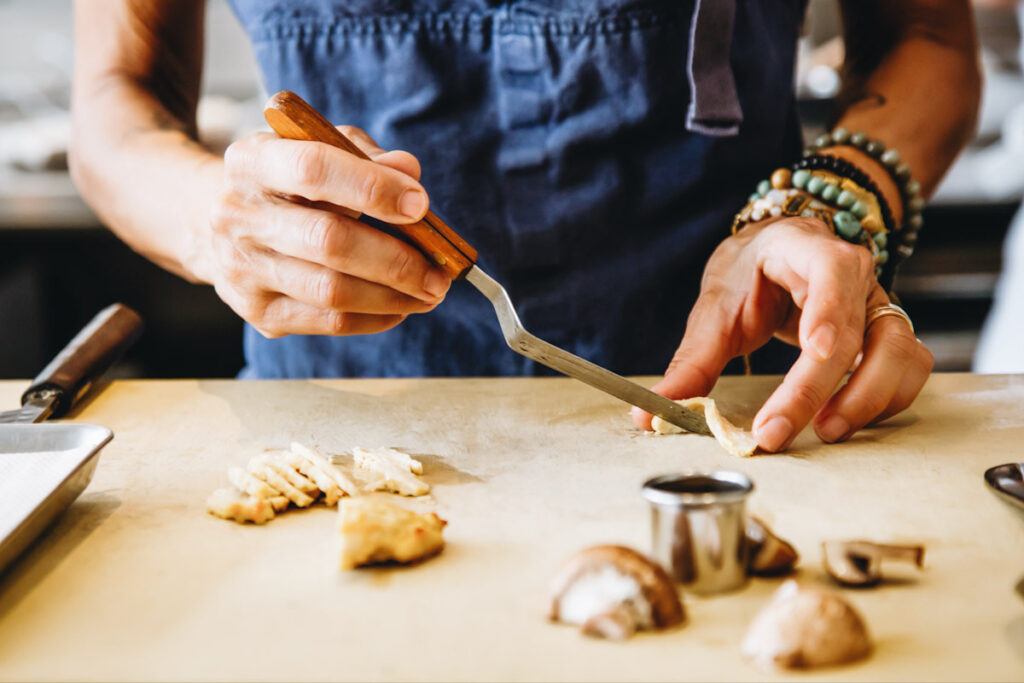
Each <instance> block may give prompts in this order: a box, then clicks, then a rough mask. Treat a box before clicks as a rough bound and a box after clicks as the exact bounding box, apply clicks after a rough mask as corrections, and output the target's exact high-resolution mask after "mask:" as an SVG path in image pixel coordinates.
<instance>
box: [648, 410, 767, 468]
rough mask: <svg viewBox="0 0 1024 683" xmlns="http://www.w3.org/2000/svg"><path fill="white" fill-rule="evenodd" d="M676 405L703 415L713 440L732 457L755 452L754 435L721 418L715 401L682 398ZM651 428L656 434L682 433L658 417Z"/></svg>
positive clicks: (678, 428)
mask: <svg viewBox="0 0 1024 683" xmlns="http://www.w3.org/2000/svg"><path fill="white" fill-rule="evenodd" d="M676 403H678V404H679V405H681V406H683V407H684V408H689V409H691V410H696V411H697V412H699V413H701V414H703V415H704V418H705V419H706V420H707V421H708V429H710V430H711V433H712V434H713V435H714V437H715V440H716V441H718V443H719V445H721V447H722V448H724V449H725V450H727V451H728V452H729V453H731V454H732V455H736V456H739V457H741V458H746V457H748V456H750V455H753V454H754V451H756V450H757V441H756V440H755V439H754V435H753V434H751V433H750V432H748V431H746V430H744V429H740V428H739V427H737V426H736V425H734V424H733V423H731V422H729V421H728V420H726V419H725V418H724V417H722V414H721V413H720V412H719V411H718V406H716V405H715V399H713V398H708V397H707V396H698V397H696V398H684V399H682V400H681V401H676ZM651 428H652V429H654V431H655V432H656V433H658V434H679V433H681V432H682V431H683V430H682V429H681V428H680V427H677V426H676V425H674V424H672V423H671V422H668V421H666V420H662V419H661V418H660V417H658V416H655V417H654V419H653V420H651Z"/></svg>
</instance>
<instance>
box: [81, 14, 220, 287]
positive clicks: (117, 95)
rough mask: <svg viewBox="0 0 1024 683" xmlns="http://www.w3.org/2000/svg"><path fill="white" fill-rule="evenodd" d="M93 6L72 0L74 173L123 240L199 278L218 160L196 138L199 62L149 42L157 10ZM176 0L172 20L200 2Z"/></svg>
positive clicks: (157, 24)
mask: <svg viewBox="0 0 1024 683" xmlns="http://www.w3.org/2000/svg"><path fill="white" fill-rule="evenodd" d="M155 5H156V4H154V5H149V8H152V7H154V6H155ZM96 7H97V6H96V5H94V4H92V3H91V2H86V3H80V4H79V6H77V7H76V43H77V50H78V54H77V55H76V67H75V79H74V86H73V92H72V113H73V123H72V125H73V130H72V145H71V150H70V166H71V172H72V175H73V177H74V180H75V183H76V185H77V186H78V188H79V191H80V192H81V193H82V196H83V197H84V198H85V199H86V201H87V202H88V203H89V204H90V206H92V208H93V209H94V210H95V211H96V213H97V214H98V215H99V217H100V218H101V220H103V222H104V223H105V224H106V225H107V226H109V227H110V228H111V230H113V231H114V232H115V233H116V234H117V235H118V236H119V237H120V238H121V239H123V240H124V241H125V242H126V243H128V244H129V245H130V246H131V247H132V248H133V249H135V250H136V251H138V252H140V253H141V254H143V255H144V256H146V257H147V258H149V259H151V260H153V261H154V262H156V263H158V264H159V265H161V266H162V267H164V268H167V269H168V270H170V271H172V272H174V273H177V274H179V275H181V276H183V277H186V278H188V279H190V280H193V281H203V280H207V279H208V278H206V277H204V275H203V273H202V270H203V268H202V258H201V257H202V253H203V245H202V230H201V228H202V226H203V223H204V222H205V221H206V220H207V218H206V215H207V207H208V206H209V205H210V201H211V199H212V196H213V193H215V192H216V191H217V188H218V185H219V183H220V178H221V172H220V166H221V163H222V161H221V160H220V159H219V158H218V157H216V156H215V155H213V154H211V153H209V152H208V151H207V150H205V149H204V148H203V147H202V146H201V145H200V144H199V142H198V141H197V139H196V134H195V106H196V100H197V99H198V68H199V62H198V60H196V59H195V58H194V55H193V54H191V53H189V54H187V55H186V56H185V58H181V57H180V56H179V57H178V58H175V56H174V55H169V54H168V53H169V52H171V50H169V49H168V47H167V46H166V45H160V44H157V45H158V46H159V47H157V48H156V49H153V48H152V45H153V44H154V43H153V40H154V36H153V34H152V32H153V31H154V30H156V31H158V30H161V29H164V30H170V29H168V28H167V26H166V23H167V21H168V20H167V17H165V16H159V15H158V10H156V9H147V8H146V7H144V6H143V5H139V4H136V3H132V2H125V3H122V4H121V5H119V6H116V7H117V9H113V10H110V9H107V10H106V11H105V13H103V12H101V11H100V10H97V9H96ZM106 7H107V8H110V7H115V6H114V5H106ZM176 9H178V10H181V9H184V11H182V12H180V13H179V14H178V15H177V17H176V18H175V20H176V21H179V22H181V21H190V22H191V23H192V24H195V21H196V18H197V16H198V17H199V18H201V15H202V3H196V4H195V5H190V6H189V7H188V8H185V7H184V5H180V4H179V5H177V8H176ZM190 9H191V10H192V12H190V11H189V10H190ZM171 28H172V29H177V30H179V32H181V27H180V26H179V27H174V26H172V27H171ZM104 33H106V34H107V35H104ZM183 33H187V32H183ZM199 51H200V53H201V44H200V46H199Z"/></svg>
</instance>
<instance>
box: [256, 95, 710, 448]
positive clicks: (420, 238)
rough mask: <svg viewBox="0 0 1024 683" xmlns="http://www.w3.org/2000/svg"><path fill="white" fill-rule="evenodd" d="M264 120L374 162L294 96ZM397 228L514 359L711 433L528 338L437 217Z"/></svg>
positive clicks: (615, 378)
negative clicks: (468, 287) (488, 313)
mask: <svg viewBox="0 0 1024 683" xmlns="http://www.w3.org/2000/svg"><path fill="white" fill-rule="evenodd" d="M264 116H265V117H266V119H267V123H269V124H270V127H271V128H273V129H274V131H275V132H276V133H277V134H278V135H280V136H281V137H283V138H288V139H291V140H309V141H313V142H323V143H326V144H328V145H333V146H334V147H339V148H341V149H343V150H345V151H346V152H349V153H351V154H354V155H356V156H357V157H359V158H361V159H367V160H369V159H370V158H369V157H368V156H367V155H366V154H364V153H363V151H362V150H361V149H359V147H357V146H356V145H355V144H354V143H352V141H350V140H349V139H348V138H347V137H345V136H344V135H343V134H342V133H341V132H340V131H339V130H338V129H337V128H335V127H334V126H332V125H331V124H330V122H328V121H327V119H325V118H324V117H323V116H321V115H320V114H319V112H317V111H316V110H315V109H313V108H312V107H311V106H310V105H309V104H307V103H306V101H305V100H303V99H302V98H301V97H299V96H298V95H296V94H295V93H293V92H289V91H287V90H285V91H282V92H279V93H277V94H276V95H274V96H273V97H271V98H270V101H269V102H268V103H267V107H266V110H265V111H264ZM393 227H394V228H395V229H396V230H398V231H399V232H401V233H402V234H403V235H405V237H406V238H408V239H409V240H410V241H411V242H412V243H413V244H414V245H416V246H417V247H418V248H419V249H420V250H421V251H422V252H423V253H424V254H426V255H427V256H428V257H429V258H431V259H432V260H433V261H434V262H435V263H437V265H438V266H440V267H441V269H442V270H444V272H445V273H447V274H448V276H449V277H451V278H452V279H453V280H458V279H460V278H465V279H466V280H467V281H469V282H470V284H472V285H473V286H474V287H476V288H477V289H478V290H480V291H481V292H482V293H483V295H484V296H486V297H487V298H488V299H489V300H490V302H491V304H492V305H493V306H494V311H495V313H497V315H498V322H499V323H500V324H501V332H502V334H503V335H504V336H505V341H506V342H507V343H508V345H509V348H511V349H512V350H513V351H515V352H516V353H520V354H522V355H524V356H526V357H527V358H532V359H533V360H535V361H537V362H538V363H541V364H542V365H546V366H548V367H549V368H552V369H554V370H557V371H558V372H561V373H563V374H565V375H568V376H569V377H573V378H575V379H578V380H580V381H582V382H585V383H587V384H589V385H590V386H592V387H594V388H596V389H600V390H601V391H604V392H605V393H608V394H611V395H612V396H615V397H616V398H619V399H622V400H623V401H625V402H626V403H629V404H630V405H634V406H637V407H639V408H642V409H643V410H646V411H647V412H649V413H651V414H653V415H657V416H658V417H660V418H662V419H663V420H667V421H669V422H671V423H672V424H674V425H677V426H679V427H682V428H683V429H686V430H688V431H691V432H696V433H698V434H708V433H710V432H709V430H708V425H707V422H706V421H705V419H704V417H703V416H702V415H701V414H699V413H697V412H695V411H693V410H689V409H687V408H683V407H682V406H681V405H679V404H677V403H675V402H673V401H670V400H669V399H667V398H665V397H664V396H659V395H658V394H656V393H654V392H653V391H650V390H649V389H645V388H644V387H642V386H640V385H639V384H637V383H635V382H631V381H629V380H628V379H626V378H625V377H622V376H620V375H617V374H615V373H614V372H611V371H609V370H605V369H604V368H602V367H600V366H598V365H595V364H594V363H591V362H589V361H586V360H583V359H582V358H580V357H579V356H575V355H573V354H571V353H569V352H568V351H565V350H563V349H560V348H558V347H557V346H554V345H553V344H549V343H548V342H546V341H544V340H542V339H538V338H537V337H535V336H533V335H532V334H530V333H529V332H527V331H526V329H525V328H524V327H523V324H522V323H521V322H520V321H519V316H518V315H517V314H516V310H515V308H514V307H513V306H512V301H511V300H510V299H509V296H508V293H507V292H506V291H505V288H504V287H502V286H501V285H500V284H498V283H497V282H496V281H495V280H494V279H493V278H491V277H490V276H489V275H487V273H485V272H484V271H482V270H481V269H480V268H479V267H478V266H477V265H476V260H477V252H476V249H474V248H473V247H471V246H469V244H467V243H466V241H465V240H464V239H462V238H461V237H459V236H458V235H457V234H456V233H455V231H454V230H452V229H451V228H450V227H448V225H447V224H446V223H445V222H444V221H442V220H441V219H440V218H438V217H437V216H435V215H434V214H433V212H429V211H428V212H427V215H426V216H425V217H424V218H423V219H422V220H421V221H419V222H417V223H412V224H408V225H394V226H393Z"/></svg>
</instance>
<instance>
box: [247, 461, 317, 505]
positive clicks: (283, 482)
mask: <svg viewBox="0 0 1024 683" xmlns="http://www.w3.org/2000/svg"><path fill="white" fill-rule="evenodd" d="M249 471H250V472H252V474H253V475H254V476H256V477H259V478H260V479H262V480H263V481H265V482H267V483H268V484H270V485H271V486H273V487H274V488H275V489H277V490H278V491H280V492H281V493H283V494H284V495H285V496H287V497H288V500H290V501H291V502H293V503H295V504H296V505H297V506H299V507H300V508H304V507H309V506H310V505H311V504H312V503H313V498H312V497H311V496H307V495H306V494H305V493H303V492H302V491H300V490H298V489H297V488H295V487H294V486H292V485H291V484H289V483H288V480H287V479H285V478H284V477H282V476H281V475H280V474H279V473H278V472H277V470H276V469H275V468H274V466H273V464H272V463H266V462H260V461H258V460H256V459H254V460H252V461H250V463H249Z"/></svg>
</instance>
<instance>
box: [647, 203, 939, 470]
mask: <svg viewBox="0 0 1024 683" xmlns="http://www.w3.org/2000/svg"><path fill="white" fill-rule="evenodd" d="M888 303H890V301H889V297H888V296H887V295H886V293H885V291H884V290H883V289H882V287H881V286H880V285H879V284H878V281H877V280H876V279H875V274H874V264H873V263H872V259H871V254H870V252H869V251H868V250H867V249H865V248H864V247H862V246H858V245H854V244H850V243H848V242H845V241H843V240H842V239H840V238H838V237H836V236H835V235H833V234H832V233H831V232H830V231H829V230H828V228H827V226H825V225H824V224H823V223H822V222H821V221H819V220H816V219H811V218H782V219H775V220H770V221H764V222H762V223H758V224H753V225H748V226H746V227H745V228H743V229H742V230H740V231H739V232H738V233H737V234H735V235H733V236H732V237H729V238H728V239H726V240H725V241H723V242H722V244H720V245H719V246H718V248H717V249H716V250H715V252H714V254H712V256H711V258H710V259H709V260H708V264H707V267H706V268H705V271H704V277H703V280H702V282H701V293H700V296H699V297H698V299H697V302H696V304H695V305H694V307H693V310H692V311H691V313H690V317H689V319H688V321H687V324H686V333H685V335H684V336H683V341H682V343H681V344H680V345H679V349H678V350H677V351H676V353H675V356H674V357H673V358H672V362H671V363H670V365H669V367H668V371H667V372H666V373H665V377H664V379H662V380H661V381H660V382H659V383H658V384H657V385H655V386H654V390H655V391H656V392H658V393H660V394H663V395H665V396H667V397H668V398H672V399H679V398H687V397H691V396H705V395H707V394H708V392H710V391H711V388H712V387H713V386H714V384H715V382H716V381H717V379H718V376H719V375H720V374H721V372H722V370H723V369H724V368H725V365H726V363H728V362H729V361H730V360H731V359H732V358H735V357H736V356H738V355H741V354H744V353H750V352H751V351H753V350H754V349H757V348H758V347H760V346H762V345H764V344H765V343H766V342H767V341H768V340H769V339H770V338H771V337H772V336H773V335H774V336H776V337H778V338H779V339H781V340H783V341H785V342H788V343H791V344H793V345H795V346H799V347H800V349H801V353H800V357H799V358H798V359H797V361H796V362H795V363H794V364H793V367H792V368H790V370H789V372H788V373H787V374H786V377H785V379H784V380H783V382H782V384H781V385H780V386H779V387H778V388H777V389H776V390H775V392H774V393H773V394H772V395H771V397H770V398H769V399H768V400H767V401H766V402H765V404H764V406H762V408H761V410H760V411H759V412H758V414H757V416H756V417H755V418H754V436H755V438H756V439H757V442H758V444H759V445H760V446H761V448H762V449H764V450H766V451H772V452H774V451H780V450H783V449H785V448H786V447H787V446H789V444H790V443H792V441H793V439H794V438H795V437H796V435H797V434H799V433H800V431H801V430H802V429H803V428H804V427H805V426H806V425H807V424H808V423H809V422H810V421H811V420H812V419H813V420H814V430H815V432H817V434H818V436H819V437H820V438H821V439H822V440H823V441H826V442H834V441H841V440H844V439H847V438H849V437H850V436H851V435H852V434H853V433H854V432H856V431H857V430H858V429H860V428H861V427H863V426H865V425H867V424H869V423H871V422H878V421H880V420H884V419H886V418H888V417H890V416H892V415H895V414H896V413H898V412H900V411H902V410H904V409H905V408H907V407H908V406H909V405H910V404H911V402H912V401H913V400H914V398H915V397H916V396H917V394H918V393H919V392H920V391H921V388H922V387H923V386H924V383H925V380H927V379H928V375H929V374H930V373H931V370H932V365H933V359H932V354H931V353H930V352H929V351H928V349H927V348H925V346H924V344H922V343H921V342H920V341H918V340H917V339H916V338H915V337H914V334H913V332H912V331H911V329H910V326H909V325H907V323H906V321H904V320H902V319H900V318H898V317H896V316H885V317H881V318H879V319H878V320H876V321H875V322H874V323H873V324H872V325H871V326H870V327H869V329H867V330H866V331H865V329H864V321H865V314H866V312H867V310H869V309H871V308H874V307H876V306H879V305H884V304H888ZM861 354H863V355H862V356H861ZM858 359H859V363H858ZM855 366H856V367H855ZM850 370H853V374H852V375H851V376H850V378H849V381H848V382H847V383H846V385H845V386H844V387H843V388H842V389H840V390H839V391H838V392H836V391H835V390H836V387H838V386H839V384H840V383H841V382H842V380H843V378H844V377H845V376H846V373H847V372H849V371H850ZM833 392H835V393H833ZM633 415H634V419H635V421H636V423H637V425H638V426H639V427H641V428H643V429H650V426H651V416H650V414H649V413H646V412H644V411H641V410H639V409H636V408H634V409H633Z"/></svg>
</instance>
